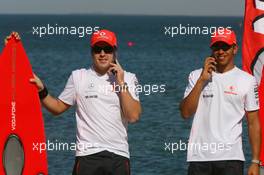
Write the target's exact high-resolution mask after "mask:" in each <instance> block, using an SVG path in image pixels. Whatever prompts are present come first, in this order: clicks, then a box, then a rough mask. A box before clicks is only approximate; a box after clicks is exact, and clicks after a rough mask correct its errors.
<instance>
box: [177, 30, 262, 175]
mask: <svg viewBox="0 0 264 175" xmlns="http://www.w3.org/2000/svg"><path fill="white" fill-rule="evenodd" d="M210 48H211V50H212V55H211V56H210V57H207V58H206V59H205V62H204V67H203V68H202V69H198V70H195V71H193V72H191V73H190V76H189V84H188V86H187V88H186V90H185V94H184V99H183V100H182V102H181V104H180V110H181V114H182V116H183V118H186V119H187V118H190V117H191V116H194V118H193V124H192V129H191V133H190V138H189V144H188V152H187V161H188V162H189V168H188V175H242V174H243V162H244V161H245V158H244V154H243V149H242V119H243V116H244V115H245V114H246V115H247V121H248V131H249V140H250V143H251V148H252V164H251V165H250V167H249V170H248V175H258V174H259V153H260V142H261V141H260V140H261V137H260V124H259V117H258V109H259V104H258V88H257V87H258V85H257V83H256V80H255V78H254V77H253V76H252V75H250V74H248V73H246V72H244V71H242V70H240V69H239V68H237V67H236V66H235V64H234V57H235V55H236V53H237V50H238V46H237V41H236V36H235V33H234V31H232V30H230V29H228V28H226V29H221V28H219V29H218V30H217V31H216V33H215V34H214V35H213V36H212V38H211V44H210Z"/></svg>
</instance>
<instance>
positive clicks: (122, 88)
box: [120, 82, 128, 92]
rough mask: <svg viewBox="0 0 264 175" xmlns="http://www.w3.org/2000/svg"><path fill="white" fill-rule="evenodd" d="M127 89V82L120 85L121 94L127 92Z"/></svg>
mask: <svg viewBox="0 0 264 175" xmlns="http://www.w3.org/2000/svg"><path fill="white" fill-rule="evenodd" d="M127 89H128V86H127V83H126V82H123V83H122V84H121V85H120V92H126V91H127Z"/></svg>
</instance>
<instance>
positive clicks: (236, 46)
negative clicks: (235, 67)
mask: <svg viewBox="0 0 264 175" xmlns="http://www.w3.org/2000/svg"><path fill="white" fill-rule="evenodd" d="M237 52H238V45H235V46H234V50H233V54H234V55H236V54H237Z"/></svg>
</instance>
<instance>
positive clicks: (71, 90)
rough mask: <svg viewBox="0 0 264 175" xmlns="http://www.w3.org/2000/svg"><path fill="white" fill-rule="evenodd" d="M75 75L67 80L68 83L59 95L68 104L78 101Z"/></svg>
mask: <svg viewBox="0 0 264 175" xmlns="http://www.w3.org/2000/svg"><path fill="white" fill-rule="evenodd" d="M75 92H76V91H75V87H74V81H73V76H72V75H71V76H70V77H69V79H68V81H67V84H66V86H65V88H64V90H63V91H62V93H61V94H60V95H59V99H60V100H61V101H63V102H64V103H66V104H68V105H74V104H75V102H76V93H75Z"/></svg>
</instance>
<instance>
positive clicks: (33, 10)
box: [0, 0, 245, 16]
mask: <svg viewBox="0 0 264 175" xmlns="http://www.w3.org/2000/svg"><path fill="white" fill-rule="evenodd" d="M0 3H1V5H0V14H124V15H187V16H243V13H244V3H245V2H244V1H242V0H221V1H219V0H196V1H194V0H131V1H127V0H95V1H92V0H75V1H72V0H63V1H59V0H23V1H21V0H8V1H6V0H0Z"/></svg>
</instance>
